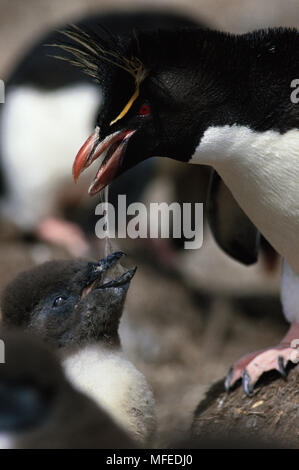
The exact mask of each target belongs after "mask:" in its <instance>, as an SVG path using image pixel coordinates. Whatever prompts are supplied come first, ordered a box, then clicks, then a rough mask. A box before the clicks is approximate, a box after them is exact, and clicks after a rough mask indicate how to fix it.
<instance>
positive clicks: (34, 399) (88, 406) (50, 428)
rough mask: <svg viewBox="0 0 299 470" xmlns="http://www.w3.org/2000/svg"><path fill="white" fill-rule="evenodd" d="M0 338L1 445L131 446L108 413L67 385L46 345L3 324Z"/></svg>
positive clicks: (56, 361) (1, 446)
mask: <svg viewBox="0 0 299 470" xmlns="http://www.w3.org/2000/svg"><path fill="white" fill-rule="evenodd" d="M0 338H1V340H2V341H3V344H4V345H5V362H4V363H1V364H0V449H20V448H22V449H24V448H25V449H26V448H27V449H28V448H31V449H32V448H33V449H42V448H48V449H57V448H68V449H76V448H81V449H82V448H97V449H101V448H102V449H103V448H104V449H107V448H132V447H134V444H133V442H132V441H131V440H130V438H129V437H128V436H127V435H126V434H125V433H124V432H123V430H122V429H120V428H119V427H118V426H117V425H116V424H115V423H114V422H113V421H112V420H111V418H110V416H108V414H107V413H106V412H104V411H103V410H101V409H99V408H98V407H97V406H96V405H95V403H93V401H92V400H90V399H89V398H87V397H86V396H84V395H83V394H81V393H80V392H78V391H76V390H75V389H74V388H73V387H72V386H71V385H70V383H69V382H68V381H67V380H66V378H65V376H64V374H63V370H62V368H61V365H60V364H59V362H58V360H57V359H56V358H55V357H54V355H53V354H52V353H51V352H50V350H49V349H48V348H47V347H46V346H45V345H44V344H42V343H41V342H40V341H39V340H37V339H36V338H32V337H31V336H30V335H28V334H25V333H24V332H21V331H17V330H16V331H13V330H12V331H9V330H6V329H1V330H0ZM103 429H104V432H103Z"/></svg>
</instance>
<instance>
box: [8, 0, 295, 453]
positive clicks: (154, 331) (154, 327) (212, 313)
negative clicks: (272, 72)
mask: <svg viewBox="0 0 299 470" xmlns="http://www.w3.org/2000/svg"><path fill="white" fill-rule="evenodd" d="M158 3H159V4H160V5H162V6H172V7H178V8H181V9H183V10H184V11H185V12H188V11H189V12H190V13H191V14H196V15H198V16H201V17H203V18H206V19H207V20H208V21H209V22H210V23H211V24H214V25H215V26H217V27H219V28H222V29H225V30H231V31H246V30H249V29H253V28H257V27H261V26H273V25H288V26H298V25H299V7H298V1H297V0H285V1H284V2H281V0H247V1H246V0H185V1H183V0H182V1H175V0H173V1H168V2H167V1H161V0H160V1H159V2H153V1H151V2H149V1H147V2H144V1H142V2H141V1H137V0H135V1H134V2H129V3H128V2H126V1H123V0H118V1H116V0H114V2H113V4H114V5H116V6H121V7H123V8H129V7H130V8H132V7H134V6H136V5H138V6H140V7H141V6H142V7H143V6H152V5H156V4H158ZM110 5H111V1H106V0H105V1H96V0H84V1H83V0H67V1H65V2H61V1H58V0H51V1H50V0H42V1H40V0H27V1H26V2H24V1H22V0H10V1H8V0H0V44H1V54H0V77H3V78H5V77H6V76H7V74H8V73H9V70H10V68H11V67H12V65H13V64H14V61H15V60H16V57H17V56H19V55H20V54H21V52H22V48H23V47H24V46H25V45H26V44H28V43H29V42H30V41H31V40H32V39H33V38H34V37H36V35H37V34H39V33H40V32H42V31H44V30H45V28H47V27H49V26H51V25H54V24H56V22H57V21H70V20H71V19H72V18H73V17H76V16H78V15H80V14H82V13H83V12H84V13H88V12H90V11H93V10H95V9H99V8H106V9H107V7H108V6H110ZM3 45H5V47H4V46H3ZM120 247H121V248H123V249H124V250H125V251H126V252H127V253H128V254H129V258H128V263H129V264H130V265H131V264H137V265H138V271H137V274H136V276H135V279H134V281H133V282H132V286H131V289H130V291H129V294H128V299H127V304H126V313H125V316H124V319H123V323H122V326H121V336H122V342H123V346H124V349H125V350H126V352H127V354H128V356H129V357H130V358H131V359H132V361H133V362H134V363H135V364H136V365H137V367H139V368H140V370H142V371H143V372H144V373H145V375H146V377H147V378H148V380H149V382H150V383H151V385H152V387H153V390H154V393H155V397H156V402H157V417H158V437H157V443H156V445H157V446H159V447H160V446H165V445H167V444H168V443H169V442H170V441H171V440H173V439H174V438H178V439H181V438H184V437H186V435H187V433H188V430H189V428H190V426H191V423H192V419H193V413H194V410H195V409H196V407H197V405H198V403H199V401H200V400H201V399H202V398H203V397H204V394H205V392H206V391H207V389H208V387H209V386H210V385H211V384H212V383H213V382H214V381H216V380H219V379H221V378H222V377H223V376H224V375H225V373H226V372H227V371H228V369H229V367H230V366H231V364H232V363H233V362H234V360H236V359H237V358H239V357H240V356H241V355H243V354H244V353H246V352H249V351H251V350H255V349H259V348H262V347H266V346H268V345H271V344H275V343H276V342H277V341H278V340H279V339H280V338H281V336H282V335H283V334H284V333H285V331H286V328H287V326H286V324H285V323H284V321H283V320H282V314H281V307H280V303H279V296H278V292H279V268H277V270H276V272H275V273H274V274H272V275H270V274H267V273H266V271H265V269H264V266H263V263H259V265H258V266H256V267H251V268H245V267H242V266H241V265H238V264H237V263H235V262H234V261H231V260H229V259H228V258H227V257H226V256H225V255H224V254H223V253H221V252H220V250H219V249H218V248H217V247H216V245H215V243H214V242H213V240H212V239H211V236H210V235H209V233H208V232H206V233H205V237H204V243H203V247H202V248H201V249H200V250H198V251H197V252H196V253H190V252H186V251H185V252H183V253H181V254H180V255H179V256H178V259H177V270H176V271H175V272H167V271H165V270H163V269H161V266H158V265H157V264H154V263H151V262H149V259H150V256H146V248H145V247H144V245H143V244H142V243H139V242H138V241H136V242H134V243H132V241H122V243H121V244H120ZM100 255H101V253H100V252H99V253H97V256H100ZM67 256H68V255H67V254H66V253H65V252H64V251H63V250H62V249H61V250H60V249H57V248H53V247H51V246H47V245H44V244H40V243H37V242H33V241H24V240H21V239H20V238H19V237H18V236H17V234H15V233H14V231H13V230H12V231H11V232H10V229H9V227H7V225H6V224H3V225H2V229H1V237H0V287H1V288H3V286H4V285H5V284H6V283H7V281H8V280H9V279H11V278H12V277H13V276H14V275H15V274H16V273H18V272H20V271H21V270H23V269H26V268H27V267H30V266H32V265H34V264H36V263H39V262H42V261H45V260H47V259H52V258H65V257H67ZM240 393H241V392H240Z"/></svg>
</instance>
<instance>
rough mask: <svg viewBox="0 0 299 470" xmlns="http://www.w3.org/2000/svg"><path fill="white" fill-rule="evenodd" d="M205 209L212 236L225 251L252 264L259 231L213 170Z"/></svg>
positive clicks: (243, 261)
mask: <svg viewBox="0 0 299 470" xmlns="http://www.w3.org/2000/svg"><path fill="white" fill-rule="evenodd" d="M207 211H208V221H209V225H210V228H211V231H212V233H213V236H214V238H215V240H216V242H217V243H218V245H219V246H220V247H221V248H222V249H223V250H224V251H225V253H227V254H228V255H229V256H231V257H232V258H234V259H235V260H237V261H239V262H240V263H243V264H246V265H250V264H254V263H256V261H257V259H258V252H259V245H260V233H259V231H258V230H257V228H256V227H255V226H254V225H253V223H252V222H251V221H250V219H249V218H248V217H247V215H246V214H245V212H243V210H242V209H241V208H240V206H239V205H238V204H237V202H236V201H235V199H234V197H233V195H232V194H231V192H230V191H229V189H228V188H227V186H226V185H225V184H224V182H223V181H222V179H221V178H220V176H219V175H218V173H217V172H216V171H213V172H212V174H211V179H210V184H209V194H208V209H207Z"/></svg>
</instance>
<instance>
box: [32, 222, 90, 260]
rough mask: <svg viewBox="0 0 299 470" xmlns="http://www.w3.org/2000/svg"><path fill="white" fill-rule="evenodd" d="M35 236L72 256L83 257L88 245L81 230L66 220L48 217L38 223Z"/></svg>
mask: <svg viewBox="0 0 299 470" xmlns="http://www.w3.org/2000/svg"><path fill="white" fill-rule="evenodd" d="M36 235H37V236H38V237H39V238H40V239H41V240H43V241H46V242H49V243H52V244H54V245H60V246H63V247H64V248H65V249H66V250H68V252H69V253H70V254H72V255H73V256H85V255H86V254H87V253H88V250H89V245H88V242H87V240H86V238H85V235H84V233H83V232H82V231H81V229H80V228H79V227H78V226H77V225H75V224H73V223H71V222H67V221H66V220H63V219H59V218H56V217H48V218H46V219H44V220H43V221H42V222H40V223H39V225H38V227H37V229H36Z"/></svg>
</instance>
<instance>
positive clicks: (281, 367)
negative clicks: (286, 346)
mask: <svg viewBox="0 0 299 470" xmlns="http://www.w3.org/2000/svg"><path fill="white" fill-rule="evenodd" d="M278 370H279V372H280V373H281V375H282V376H283V377H284V378H285V377H286V376H287V374H286V370H285V366H284V363H283V357H282V356H278Z"/></svg>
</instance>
